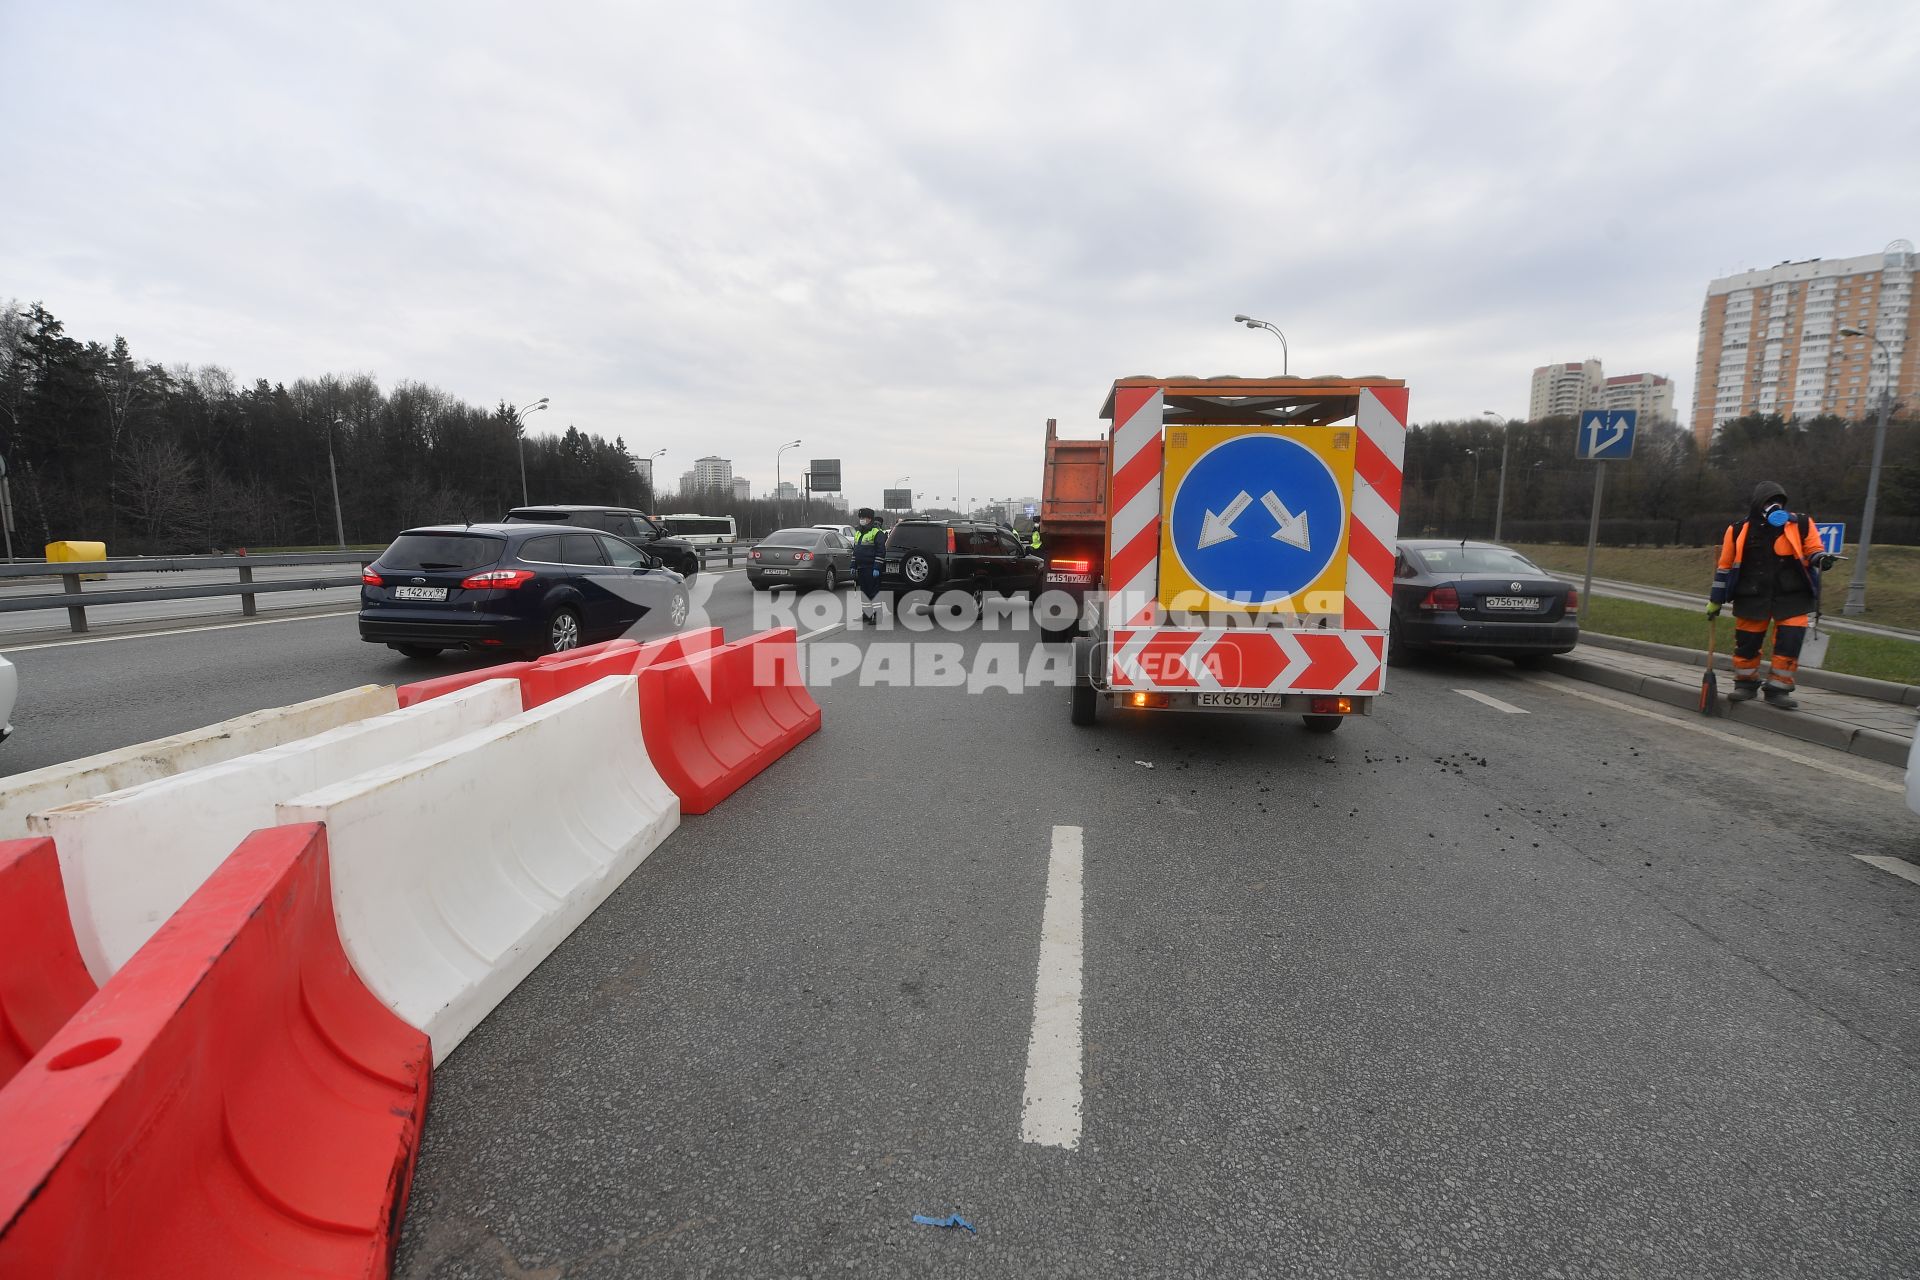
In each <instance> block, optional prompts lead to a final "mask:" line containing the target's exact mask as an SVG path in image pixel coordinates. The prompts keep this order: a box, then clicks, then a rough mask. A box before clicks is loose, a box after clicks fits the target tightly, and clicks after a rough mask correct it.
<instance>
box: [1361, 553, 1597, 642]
mask: <svg viewBox="0 0 1920 1280" xmlns="http://www.w3.org/2000/svg"><path fill="white" fill-rule="evenodd" d="M1579 639H1580V592H1579V591H1578V590H1576V589H1575V588H1574V587H1572V586H1570V585H1568V584H1567V583H1565V582H1562V581H1560V579H1558V578H1556V577H1554V576H1553V575H1551V574H1549V573H1548V572H1547V571H1546V570H1544V569H1542V568H1541V567H1540V566H1539V565H1536V564H1535V563H1533V561H1531V560H1529V559H1527V558H1526V557H1525V556H1523V555H1521V554H1520V553H1519V552H1517V551H1514V550H1512V549H1511V548H1509V547H1502V546H1497V545H1495V544H1493V543H1491V542H1441V541H1437V540H1427V541H1418V542H1402V543H1401V544H1400V553H1399V555H1398V556H1397V557H1395V559H1394V562H1393V631H1392V638H1391V639H1390V640H1389V641H1388V652H1389V653H1390V654H1391V655H1393V656H1396V657H1405V656H1406V655H1408V654H1409V653H1417V652H1420V651H1423V650H1447V651H1449V652H1453V653H1490V654H1497V655H1499V656H1500V657H1504V658H1511V659H1513V661H1514V662H1516V663H1518V664H1520V665H1522V666H1525V665H1528V664H1530V663H1533V662H1537V661H1538V660H1539V659H1541V658H1543V657H1545V656H1546V655H1547V654H1550V653H1565V652H1567V651H1568V650H1569V649H1571V648H1573V646H1574V645H1575V644H1576V643H1578V642H1579Z"/></svg>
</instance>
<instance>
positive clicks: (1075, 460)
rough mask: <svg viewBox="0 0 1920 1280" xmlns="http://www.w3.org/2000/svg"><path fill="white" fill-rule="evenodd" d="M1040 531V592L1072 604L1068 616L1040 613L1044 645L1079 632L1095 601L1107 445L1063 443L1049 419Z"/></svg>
mask: <svg viewBox="0 0 1920 1280" xmlns="http://www.w3.org/2000/svg"><path fill="white" fill-rule="evenodd" d="M1040 528H1041V530H1042V541H1041V548H1040V550H1041V553H1042V554H1043V555H1045V556H1046V558H1047V567H1046V569H1045V571H1044V572H1043V573H1042V575H1041V580H1040V587H1041V590H1042V591H1043V592H1059V593H1062V594H1064V595H1065V596H1066V598H1067V599H1069V600H1071V601H1072V606H1073V608H1072V616H1071V617H1061V616H1058V615H1057V614H1051V613H1050V614H1046V615H1043V616H1042V617H1041V621H1040V638H1041V639H1042V640H1043V641H1045V642H1047V643H1049V644H1062V643H1066V642H1068V641H1071V640H1072V639H1073V637H1074V634H1075V633H1076V632H1077V631H1079V630H1080V619H1081V618H1082V617H1083V616H1084V615H1085V613H1086V607H1087V601H1088V600H1089V599H1090V598H1095V597H1097V594H1098V592H1099V589H1100V581H1101V573H1102V572H1103V571H1104V569H1105V567H1106V561H1107V442H1106V441H1105V440H1104V439H1093V440H1063V439H1061V438H1060V434H1059V422H1058V420H1057V419H1054V418H1048V419H1047V456H1046V472H1045V474H1044V475H1043V476H1042V478H1041V483H1040ZM1061 612H1064V610H1063V611H1061Z"/></svg>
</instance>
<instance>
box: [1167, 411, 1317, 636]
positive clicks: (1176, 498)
mask: <svg viewBox="0 0 1920 1280" xmlns="http://www.w3.org/2000/svg"><path fill="white" fill-rule="evenodd" d="M1354 444H1355V430H1354V428H1353V426H1352V425H1351V424H1349V425H1346V426H1305V425H1302V426H1234V427H1185V426H1182V427H1169V428H1167V438H1166V453H1165V463H1164V469H1163V471H1162V475H1161V487H1160V500H1161V511H1160V604H1161V606H1162V607H1163V608H1166V609H1169V610H1172V611H1174V612H1177V613H1186V612H1209V613H1217V612H1242V613H1258V614H1267V615H1280V616H1281V617H1290V618H1297V619H1298V620H1300V621H1302V622H1312V621H1314V620H1316V619H1318V618H1321V617H1332V618H1335V619H1338V618H1341V617H1342V616H1343V615H1344V613H1345V610H1346V585H1347V521H1348V515H1349V512H1351V510H1352V507H1353V451H1354ZM1274 620H1276V621H1278V620H1280V619H1279V618H1275V619H1274Z"/></svg>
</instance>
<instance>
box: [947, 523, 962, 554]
mask: <svg viewBox="0 0 1920 1280" xmlns="http://www.w3.org/2000/svg"><path fill="white" fill-rule="evenodd" d="M959 549H960V547H959V543H958V542H957V540H956V539H955V538H954V536H953V530H952V529H948V530H947V554H948V555H952V554H953V553H954V552H956V551H958V550H959Z"/></svg>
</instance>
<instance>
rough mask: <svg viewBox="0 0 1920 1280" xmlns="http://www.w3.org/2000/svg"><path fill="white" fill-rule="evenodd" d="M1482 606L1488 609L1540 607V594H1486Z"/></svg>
mask: <svg viewBox="0 0 1920 1280" xmlns="http://www.w3.org/2000/svg"><path fill="white" fill-rule="evenodd" d="M1480 604H1481V607H1483V608H1487V609H1516V610H1517V609H1538V608H1539V607H1540V597H1539V596H1484V597H1482V598H1481V601H1480Z"/></svg>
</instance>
